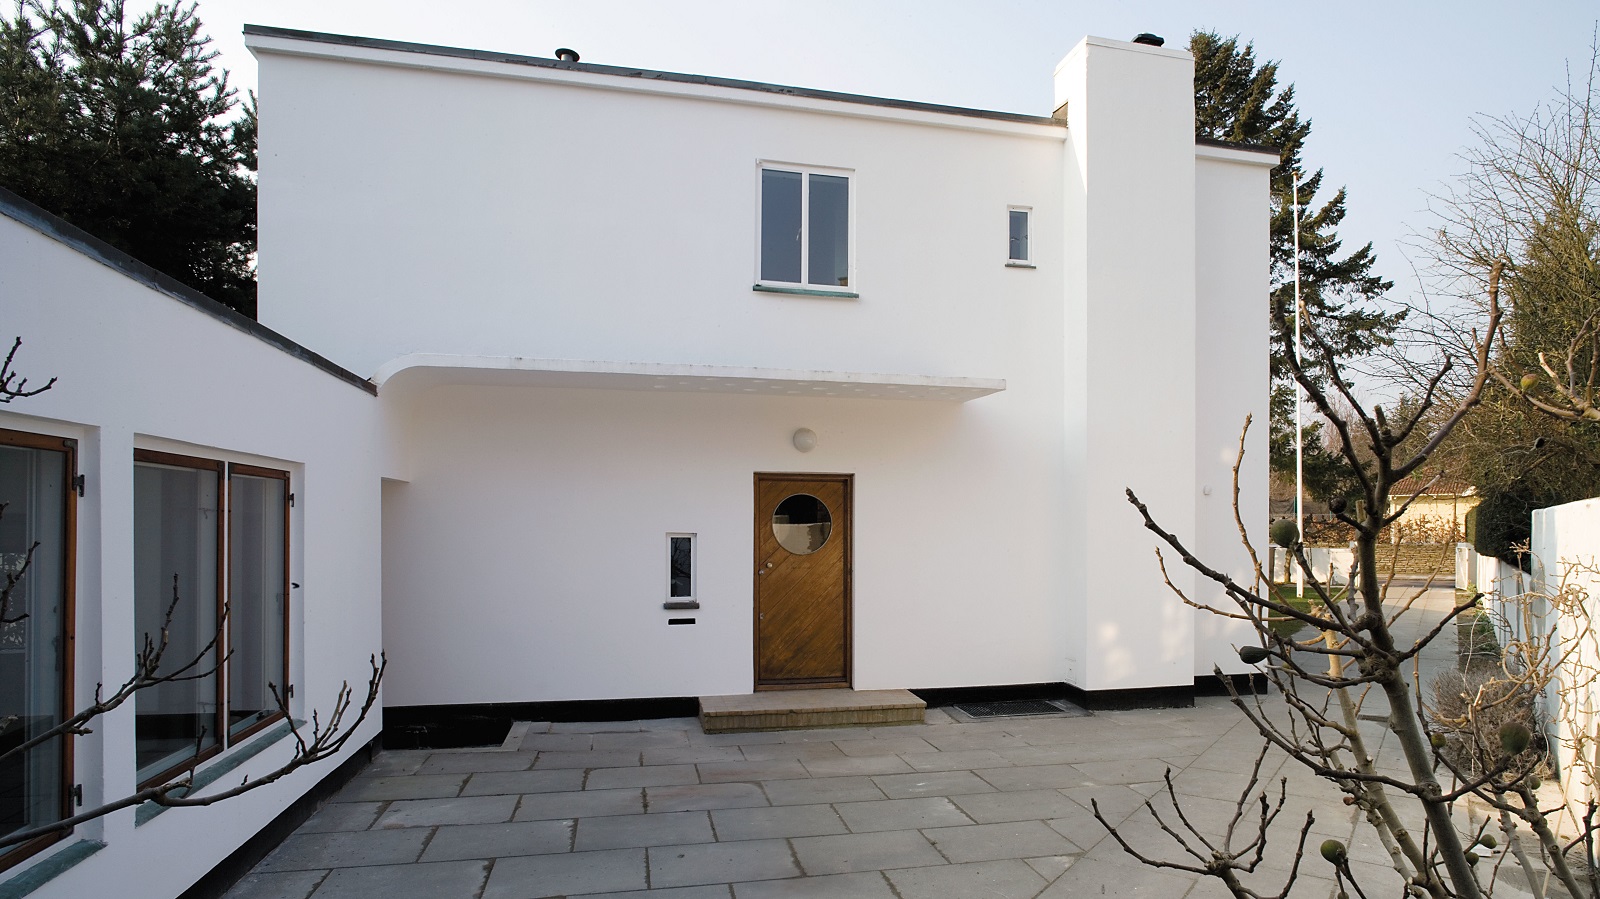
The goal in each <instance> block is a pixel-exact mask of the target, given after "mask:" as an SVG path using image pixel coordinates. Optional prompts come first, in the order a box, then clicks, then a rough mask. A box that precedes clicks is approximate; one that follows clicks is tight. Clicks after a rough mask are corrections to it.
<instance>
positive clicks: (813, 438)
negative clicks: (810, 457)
mask: <svg viewBox="0 0 1600 899" xmlns="http://www.w3.org/2000/svg"><path fill="white" fill-rule="evenodd" d="M794 448H795V449H797V450H799V451H800V452H802V453H809V452H811V451H812V450H814V449H816V448H817V432H816V431H813V430H811V429H810V428H801V429H800V430H798V431H795V432H794Z"/></svg>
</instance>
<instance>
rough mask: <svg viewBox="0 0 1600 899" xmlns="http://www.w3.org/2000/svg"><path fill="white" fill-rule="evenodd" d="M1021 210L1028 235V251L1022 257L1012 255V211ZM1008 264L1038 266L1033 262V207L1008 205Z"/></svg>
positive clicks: (1023, 266) (1014, 266)
mask: <svg viewBox="0 0 1600 899" xmlns="http://www.w3.org/2000/svg"><path fill="white" fill-rule="evenodd" d="M1013 212H1020V213H1022V215H1023V221H1024V223H1025V228H1026V231H1027V235H1028V251H1027V253H1026V254H1025V255H1023V256H1022V257H1021V258H1018V257H1016V256H1012V255H1011V213H1013ZM1006 265H1007V266H1008V267H1010V268H1036V266H1035V265H1034V264H1033V207H1032V206H1007V207H1006Z"/></svg>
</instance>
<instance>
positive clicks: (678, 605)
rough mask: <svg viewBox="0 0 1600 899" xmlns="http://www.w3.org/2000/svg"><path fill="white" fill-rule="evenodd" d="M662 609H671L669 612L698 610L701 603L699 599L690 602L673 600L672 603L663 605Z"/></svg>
mask: <svg viewBox="0 0 1600 899" xmlns="http://www.w3.org/2000/svg"><path fill="white" fill-rule="evenodd" d="M661 608H663V609H669V610H676V609H698V608H700V601H699V600H697V599H689V600H682V599H677V600H673V601H671V602H664V603H662V604H661Z"/></svg>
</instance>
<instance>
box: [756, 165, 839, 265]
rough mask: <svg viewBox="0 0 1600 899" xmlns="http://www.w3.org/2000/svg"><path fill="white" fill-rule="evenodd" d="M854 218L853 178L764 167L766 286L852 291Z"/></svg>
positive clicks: (833, 172) (832, 172)
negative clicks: (851, 214)
mask: <svg viewBox="0 0 1600 899" xmlns="http://www.w3.org/2000/svg"><path fill="white" fill-rule="evenodd" d="M850 218H851V216H850V175H849V173H848V172H843V171H839V170H837V169H812V168H802V167H798V166H786V165H767V164H763V165H762V167H761V215H760V220H761V238H760V249H761V258H760V260H759V267H760V270H759V273H758V277H759V280H760V282H761V284H763V285H776V286H779V287H782V286H797V287H806V288H812V289H816V290H822V291H831V292H843V291H845V290H848V289H849V287H850V274H851V273H850V264H851V259H850Z"/></svg>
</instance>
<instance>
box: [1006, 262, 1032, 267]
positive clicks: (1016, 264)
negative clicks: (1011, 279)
mask: <svg viewBox="0 0 1600 899" xmlns="http://www.w3.org/2000/svg"><path fill="white" fill-rule="evenodd" d="M1006 268H1038V266H1037V265H1034V264H1033V263H1031V262H1016V261H1012V262H1007V263H1006Z"/></svg>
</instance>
